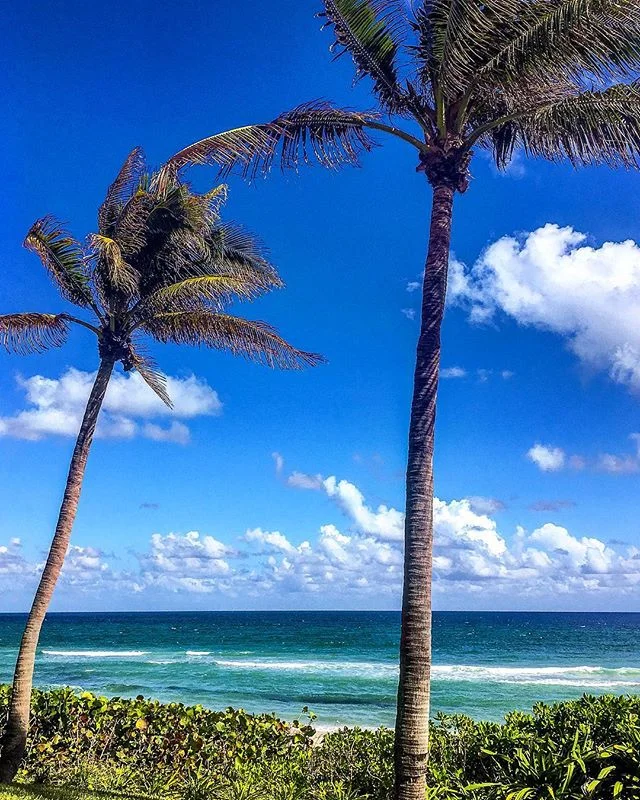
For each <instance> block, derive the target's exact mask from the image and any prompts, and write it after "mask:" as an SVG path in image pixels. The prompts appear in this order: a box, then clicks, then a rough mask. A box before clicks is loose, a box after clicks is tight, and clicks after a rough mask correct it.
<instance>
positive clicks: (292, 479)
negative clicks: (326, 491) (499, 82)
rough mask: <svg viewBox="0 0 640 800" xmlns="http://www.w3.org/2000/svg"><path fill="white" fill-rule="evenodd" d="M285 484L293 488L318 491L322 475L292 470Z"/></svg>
mask: <svg viewBox="0 0 640 800" xmlns="http://www.w3.org/2000/svg"><path fill="white" fill-rule="evenodd" d="M287 484H288V485H289V486H293V488H294V489H311V490H314V491H318V490H319V489H322V487H323V484H322V475H307V473H306V472H297V471H295V470H294V471H293V472H292V473H291V475H289V477H288V478H287Z"/></svg>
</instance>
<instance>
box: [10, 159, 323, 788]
mask: <svg viewBox="0 0 640 800" xmlns="http://www.w3.org/2000/svg"><path fill="white" fill-rule="evenodd" d="M225 198H226V187H225V186H224V185H221V186H217V187H215V188H214V189H212V190H210V191H208V192H205V193H202V194H198V193H196V192H194V191H193V190H192V189H191V187H190V186H189V185H188V184H187V183H185V182H184V181H182V180H180V179H179V178H178V176H177V175H175V174H174V173H171V172H166V171H162V170H160V171H159V172H157V173H155V174H149V173H148V170H147V167H146V164H145V160H144V157H143V154H142V152H141V150H140V149H135V150H133V152H132V153H131V154H130V155H129V156H128V157H127V159H126V161H125V162H124V164H123V166H122V168H121V170H120V172H119V173H118V175H117V177H116V179H115V181H114V182H113V183H112V185H111V186H110V187H109V190H108V192H107V195H106V198H105V200H104V202H103V204H102V205H101V206H100V209H99V211H98V227H97V232H96V233H92V234H90V235H89V236H88V237H87V239H86V240H85V242H84V244H82V243H80V242H79V241H77V240H76V239H74V238H73V237H72V236H71V235H70V233H68V232H67V231H66V230H65V228H64V227H63V226H62V225H61V224H60V223H59V222H58V221H57V220H56V219H54V218H53V217H50V216H49V217H44V218H43V219H40V220H38V221H37V222H35V223H34V225H33V226H32V227H31V229H30V230H29V233H28V234H27V237H26V239H25V242H24V244H25V247H27V248H28V249H29V250H31V251H33V252H34V253H35V254H36V255H37V256H39V258H40V260H41V262H42V264H43V265H44V267H45V269H46V270H47V272H48V273H49V276H50V277H51V279H52V281H53V283H54V284H55V286H56V287H57V289H58V290H59V293H60V295H61V297H62V300H63V301H66V303H67V304H68V305H69V306H70V307H71V308H72V310H73V313H69V311H68V310H65V309H64V308H63V309H61V310H59V311H56V312H54V313H31V312H30V313H17V314H4V315H1V316H0V344H1V345H4V347H5V348H6V349H7V350H8V351H9V352H12V353H18V354H28V353H41V352H43V351H45V350H48V349H50V348H52V347H60V346H61V345H63V344H64V343H65V342H66V340H67V337H68V335H69V332H70V330H71V329H72V328H79V329H81V330H82V331H84V332H85V333H86V334H87V335H88V336H90V337H93V341H92V344H93V345H95V346H97V352H98V357H99V366H98V370H97V372H96V374H95V378H94V382H93V386H92V389H91V393H90V395H89V399H88V401H87V405H86V409H85V412H84V416H83V419H82V422H81V425H80V429H79V432H78V437H77V440H76V444H75V447H74V450H73V455H72V458H71V464H70V467H69V472H68V477H67V482H66V486H65V490H64V495H63V500H62V505H61V508H60V512H59V517H58V522H57V525H56V529H55V533H54V536H53V540H52V543H51V547H50V550H49V553H48V556H47V559H46V562H45V565H44V569H43V572H42V575H41V578H40V582H39V584H38V587H37V590H36V594H35V598H34V600H33V605H32V607H31V610H30V612H29V616H28V618H27V622H26V626H25V629H24V634H23V636H22V640H21V643H20V648H19V651H18V657H17V661H16V667H15V674H14V681H13V693H12V695H11V702H10V706H9V715H8V720H7V724H6V727H5V732H4V737H3V740H2V751H1V754H0V782H1V783H7V782H9V781H11V780H12V779H13V777H14V776H15V774H16V772H17V770H18V767H19V764H20V762H21V760H22V757H23V754H24V750H25V746H26V739H27V730H28V726H29V702H30V694H31V688H32V682H33V668H34V662H35V657H36V648H37V645H38V639H39V636H40V630H41V627H42V623H43V621H44V618H45V615H46V612H47V609H48V607H49V604H50V602H51V598H52V596H53V592H54V590H55V586H56V583H57V581H58V578H59V576H60V572H61V570H62V567H63V565H64V559H65V556H66V553H67V550H68V548H69V542H70V538H71V532H72V528H73V523H74V520H75V516H76V512H77V508H78V502H79V499H80V492H81V489H82V482H83V478H84V474H85V469H86V465H87V459H88V456H89V451H90V448H91V444H92V441H93V437H94V433H95V431H96V426H97V424H98V419H99V415H100V410H101V408H102V404H103V401H104V399H105V395H106V393H107V390H108V387H109V381H110V379H111V375H112V373H113V371H114V368H115V366H116V364H118V363H120V364H121V365H122V368H123V369H124V370H125V371H126V372H129V371H131V370H135V371H136V372H137V373H138V374H139V375H140V377H141V378H142V379H143V380H144V381H145V382H146V384H147V385H148V386H149V391H153V392H155V394H156V395H157V396H158V398H159V399H160V401H162V402H163V403H165V404H166V405H167V406H171V398H170V397H169V394H168V392H167V386H166V379H165V376H164V375H163V374H162V373H161V372H160V370H159V368H158V367H157V365H156V364H155V363H154V361H153V360H152V359H151V358H150V357H149V356H148V355H147V354H146V353H145V350H144V343H145V340H147V341H149V340H151V341H155V342H161V343H173V344H179V345H182V344H188V345H195V346H204V347H210V348H215V349H218V350H227V351H230V352H231V353H233V354H234V355H240V356H244V357H245V358H248V359H250V360H252V361H256V362H259V363H262V364H266V365H267V366H270V367H277V368H282V369H298V368H302V367H306V366H313V365H315V364H318V363H319V362H320V361H321V360H322V359H321V357H320V356H318V355H316V354H314V353H307V352H304V351H302V350H298V349H297V348H295V347H293V346H292V345H290V344H289V343H288V342H287V341H285V340H284V339H283V338H282V337H281V336H280V335H279V334H278V333H277V331H276V330H275V329H274V328H272V327H271V326H270V325H268V324H266V323H264V322H258V321H254V320H249V319H245V318H243V317H239V316H236V315H234V314H231V313H228V307H229V305H230V304H231V303H232V302H233V301H242V300H253V299H254V298H256V297H258V296H260V295H262V294H265V293H267V292H269V291H272V290H273V289H278V288H281V287H282V286H283V283H282V280H281V279H280V277H279V276H278V273H277V271H276V270H275V268H274V267H273V266H272V265H271V264H270V263H269V261H268V260H267V258H266V257H265V254H264V251H263V248H262V247H261V246H260V244H259V242H258V241H257V240H256V239H255V238H254V237H253V236H251V235H250V234H248V233H247V232H245V231H244V230H243V229H242V228H240V227H238V226H237V225H235V224H232V223H229V222H223V221H222V220H221V218H220V209H221V206H222V205H223V203H224V200H225ZM140 724H141V725H142V724H143V721H142V720H141V722H140ZM221 724H223V723H222V722H221Z"/></svg>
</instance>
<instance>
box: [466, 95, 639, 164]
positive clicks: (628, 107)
mask: <svg viewBox="0 0 640 800" xmlns="http://www.w3.org/2000/svg"><path fill="white" fill-rule="evenodd" d="M502 126H510V128H511V134H510V136H511V137H512V139H514V141H517V143H518V144H520V145H521V146H522V147H524V149H525V151H526V152H527V153H529V154H530V155H533V156H540V157H543V158H546V159H549V160H551V161H558V160H561V159H564V158H567V159H568V160H569V161H570V162H571V163H572V164H574V165H575V166H581V165H590V164H608V165H610V166H624V167H637V166H639V165H640V90H639V89H638V88H637V87H636V86H635V85H632V86H628V85H625V84H618V85H616V86H612V87H610V88H609V89H606V90H605V91H603V92H582V93H580V94H576V95H574V96H573V97H565V98H560V99H557V100H555V101H551V102H548V103H544V104H541V105H539V106H537V107H534V108H531V109H523V110H518V111H516V112H514V113H513V114H511V115H510V116H508V117H506V118H504V120H503V121H502V122H501V123H500V122H499V121H497V122H496V123H494V124H493V126H492V130H491V131H490V132H489V133H490V134H491V133H493V131H494V130H495V131H497V132H498V133H500V129H501V127H502ZM480 140H481V142H482V143H483V144H485V146H489V147H492V146H493V143H492V142H491V141H489V139H488V138H485V139H484V141H483V140H482V137H481V139H480Z"/></svg>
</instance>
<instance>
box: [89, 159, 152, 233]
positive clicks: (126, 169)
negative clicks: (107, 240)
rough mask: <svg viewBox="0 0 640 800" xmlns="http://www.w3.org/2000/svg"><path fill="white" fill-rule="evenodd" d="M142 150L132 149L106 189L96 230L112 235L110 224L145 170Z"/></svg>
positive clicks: (137, 184) (133, 191)
mask: <svg viewBox="0 0 640 800" xmlns="http://www.w3.org/2000/svg"><path fill="white" fill-rule="evenodd" d="M145 168H146V167H145V158H144V152H143V151H142V148H141V147H136V148H135V149H134V150H132V151H131V152H130V153H129V155H128V156H127V158H126V159H125V162H124V164H123V165H122V167H121V168H120V172H119V173H118V175H117V176H116V179H115V180H114V182H113V183H112V184H111V186H110V187H109V188H108V190H107V196H106V197H105V200H104V202H103V203H102V205H101V206H100V208H99V210H98V230H99V231H100V233H102V234H104V235H107V236H110V235H112V230H111V228H112V226H113V224H114V222H115V220H116V219H117V217H118V214H119V213H120V211H121V210H122V209H123V207H124V206H125V204H126V203H127V201H128V200H129V199H130V198H131V196H132V195H133V194H134V193H135V191H136V189H137V188H138V186H139V184H140V179H141V178H142V175H143V174H144V171H145Z"/></svg>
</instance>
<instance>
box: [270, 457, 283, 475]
mask: <svg viewBox="0 0 640 800" xmlns="http://www.w3.org/2000/svg"><path fill="white" fill-rule="evenodd" d="M271 458H272V459H273V464H274V466H275V469H276V475H281V474H282V470H283V469H284V458H283V457H282V456H281V455H280V453H278V452H274V453H271Z"/></svg>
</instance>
